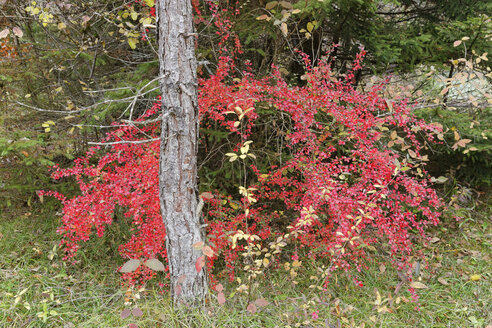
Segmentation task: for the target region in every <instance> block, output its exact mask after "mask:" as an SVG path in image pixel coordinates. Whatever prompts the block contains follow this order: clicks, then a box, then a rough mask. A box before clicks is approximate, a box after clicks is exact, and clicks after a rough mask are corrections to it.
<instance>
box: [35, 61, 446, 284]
mask: <svg viewBox="0 0 492 328" xmlns="http://www.w3.org/2000/svg"><path fill="white" fill-rule="evenodd" d="M363 56H364V51H361V53H360V55H359V56H358V58H357V60H356V61H355V63H354V65H353V70H352V71H351V72H349V73H347V74H346V75H345V77H343V78H336V77H334V75H333V74H332V73H331V71H330V68H329V65H327V64H326V63H321V64H320V66H318V67H310V63H309V60H308V59H307V58H304V60H305V63H306V66H307V74H306V76H305V77H306V80H307V83H306V85H305V86H290V85H288V84H287V83H286V82H285V81H284V80H283V78H282V77H281V74H280V73H279V72H278V71H276V72H275V73H274V74H273V75H272V76H271V77H269V78H264V79H256V78H255V77H254V76H252V75H251V74H248V73H245V74H244V76H243V77H242V78H237V77H235V76H232V67H231V65H230V64H229V63H230V60H229V58H227V57H223V58H222V59H221V62H220V66H219V68H218V70H217V72H216V74H215V75H213V76H211V77H210V78H207V79H202V80H200V92H199V105H200V119H201V125H202V126H203V127H206V128H214V129H216V130H217V131H222V132H227V133H228V138H227V140H230V141H233V143H231V142H230V141H229V142H228V141H227V140H226V141H224V145H223V147H219V148H220V149H222V153H221V154H222V155H221V157H223V158H225V159H226V161H225V163H224V165H235V167H234V168H235V169H234V172H235V174H237V179H236V180H237V181H242V182H241V183H239V184H238V185H237V192H234V193H228V194H226V193H225V192H224V190H220V188H219V186H217V189H215V190H202V191H206V192H207V193H206V197H205V195H204V197H203V198H204V200H205V203H206V204H205V206H204V212H203V214H204V216H205V220H206V222H207V224H208V226H207V232H208V241H207V244H208V245H209V246H210V247H211V249H212V250H213V254H212V253H210V252H209V254H207V255H208V256H209V257H208V261H207V266H208V269H209V270H210V272H211V273H212V279H218V278H220V277H222V276H223V275H224V274H227V275H228V276H229V278H231V279H233V278H234V277H235V276H236V274H237V272H238V271H243V270H246V271H248V272H249V273H250V277H251V276H252V277H253V278H254V276H255V275H256V274H257V273H259V272H263V271H262V270H264V269H265V268H267V267H268V268H276V267H278V266H279V265H280V264H282V263H283V262H284V261H286V260H287V261H291V260H292V261H294V262H293V263H295V264H296V265H298V263H299V261H301V260H302V259H303V258H304V257H307V258H309V259H311V260H317V261H319V262H320V263H326V268H327V272H326V274H325V277H326V281H327V282H328V281H329V276H330V274H331V273H332V272H333V271H335V270H343V271H347V272H349V273H350V274H351V275H352V277H353V278H354V281H355V282H356V283H357V284H361V282H360V281H359V280H358V277H357V272H358V271H360V270H363V269H364V259H365V258H366V257H367V250H368V249H374V247H379V245H382V244H384V245H389V249H390V252H391V257H392V259H393V262H394V265H395V266H397V267H398V269H399V270H406V269H408V268H409V267H410V263H409V260H410V258H411V257H415V256H418V255H419V254H418V253H416V250H415V242H425V228H426V227H427V226H429V225H437V224H438V222H439V216H440V211H439V208H440V206H441V202H440V200H439V198H438V197H437V195H436V192H435V191H434V190H433V189H432V188H431V185H430V180H429V176H428V175H427V174H426V171H425V169H424V164H425V161H426V155H424V154H423V151H424V149H425V147H424V144H425V143H427V142H433V139H434V137H433V136H434V134H435V133H439V132H441V128H440V126H438V125H436V126H435V125H432V124H426V123H425V122H424V121H422V120H417V119H416V118H414V117H413V115H412V110H411V106H408V104H407V103H406V101H405V100H398V101H397V100H388V99H383V98H381V97H380V96H379V94H380V93H381V90H382V89H383V88H384V85H377V86H374V87H373V89H372V90H371V91H370V92H367V93H363V92H361V91H358V90H356V89H355V88H354V87H353V85H352V81H353V79H354V72H356V71H357V70H359V69H360V68H361V60H362V58H363ZM233 77H234V78H233ZM266 109H268V110H266ZM159 110H160V103H159V102H156V103H155V104H154V106H153V107H152V108H150V109H149V110H148V111H147V112H146V113H145V114H144V115H143V117H141V118H140V119H141V120H145V119H148V118H151V117H155V116H156V115H158V114H159ZM261 113H264V114H261ZM278 117H282V118H283V119H284V120H285V122H288V125H285V126H288V129H285V128H283V126H282V125H280V124H278V122H277V124H274V123H273V121H274V119H275V118H278ZM269 120H270V122H271V124H272V129H275V130H276V133H274V134H272V135H273V136H274V137H272V138H275V139H271V140H269V141H268V142H263V141H261V140H259V139H255V135H254V131H255V127H256V124H257V123H258V122H265V121H267V122H268V121H269ZM159 130H160V126H159V124H158V123H153V124H150V125H146V126H143V127H142V126H138V128H137V127H135V126H125V127H118V128H115V130H114V131H112V132H111V133H109V134H108V135H107V137H106V139H105V141H106V142H120V141H128V142H129V143H116V144H112V145H111V146H109V147H108V148H106V149H104V152H102V151H103V149H101V148H100V147H94V148H92V149H91V150H90V151H89V152H88V153H87V155H86V156H85V157H83V158H79V159H77V160H76V161H75V162H74V166H73V167H71V168H68V169H62V168H59V167H56V166H55V168H54V172H53V178H55V179H61V178H64V177H68V176H72V177H75V180H76V182H77V183H78V185H79V187H80V191H81V193H80V195H79V196H76V197H74V198H71V199H68V198H65V196H63V195H61V194H59V193H56V192H41V194H45V195H46V194H48V195H52V196H55V197H57V198H58V199H59V200H61V201H62V204H63V218H62V225H61V226H60V228H59V229H58V232H59V233H60V234H61V235H62V241H61V244H62V246H64V249H65V250H66V257H65V258H66V259H69V260H70V259H72V258H74V256H76V253H77V250H78V249H79V248H80V244H81V242H82V241H87V240H89V239H90V237H91V236H93V235H96V236H99V237H100V236H102V235H103V234H104V232H105V229H106V227H107V226H108V225H110V224H114V222H113V214H114V211H115V208H122V209H124V213H125V214H124V216H125V217H126V218H127V220H130V221H131V222H132V224H133V228H132V237H131V239H130V240H128V241H127V242H126V243H125V244H123V245H121V246H120V247H119V251H120V253H121V256H122V257H124V258H126V259H130V258H134V259H146V258H153V257H157V258H162V259H163V262H165V259H166V250H165V243H164V239H165V227H164V226H163V223H162V220H161V217H160V211H159V200H158V175H157V174H158V157H159V142H158V141H154V142H140V143H132V142H135V141H143V140H145V139H147V138H149V137H156V136H159ZM422 140H423V141H424V142H422ZM257 144H258V145H260V144H261V145H262V146H261V148H255V146H256V145H257ZM278 144H281V145H283V146H282V148H281V151H280V153H279V152H278V147H277V146H275V147H274V146H273V145H278ZM224 149H225V150H224ZM101 152H102V156H100V157H98V158H97V160H96V159H93V157H94V156H95V155H96V153H97V154H99V153H101ZM227 159H228V161H227ZM93 162H94V163H93ZM413 235H416V236H417V237H418V238H413V237H412V236H413ZM254 247H256V248H255V250H253V248H254ZM264 249H270V251H265V250H264ZM241 255H246V256H241ZM245 264H247V266H246V267H245V266H244V265H245ZM215 268H220V270H214V269H215ZM219 272H220V273H219ZM153 276H155V273H154V272H153V271H151V270H150V269H149V268H147V267H145V266H143V265H142V266H140V267H139V269H138V270H136V271H135V272H132V273H126V274H125V275H124V277H125V278H127V279H128V280H129V281H130V282H132V283H139V284H141V283H145V282H146V281H148V280H149V279H151V278H152V277H153Z"/></svg>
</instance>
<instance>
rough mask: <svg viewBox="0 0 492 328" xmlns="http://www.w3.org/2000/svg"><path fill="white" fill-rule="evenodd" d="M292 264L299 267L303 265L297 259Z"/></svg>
mask: <svg viewBox="0 0 492 328" xmlns="http://www.w3.org/2000/svg"><path fill="white" fill-rule="evenodd" d="M292 266H293V267H294V268H298V267H300V266H301V262H299V261H298V260H295V261H294V262H292Z"/></svg>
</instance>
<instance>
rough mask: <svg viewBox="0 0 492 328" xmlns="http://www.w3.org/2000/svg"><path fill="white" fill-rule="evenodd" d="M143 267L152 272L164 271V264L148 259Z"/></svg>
mask: <svg viewBox="0 0 492 328" xmlns="http://www.w3.org/2000/svg"><path fill="white" fill-rule="evenodd" d="M144 265H145V266H146V267H148V268H150V269H152V270H154V271H164V270H165V269H166V268H165V267H164V264H162V262H161V261H159V260H158V259H148V260H147V261H145V263H144Z"/></svg>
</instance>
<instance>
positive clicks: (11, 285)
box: [0, 201, 492, 328]
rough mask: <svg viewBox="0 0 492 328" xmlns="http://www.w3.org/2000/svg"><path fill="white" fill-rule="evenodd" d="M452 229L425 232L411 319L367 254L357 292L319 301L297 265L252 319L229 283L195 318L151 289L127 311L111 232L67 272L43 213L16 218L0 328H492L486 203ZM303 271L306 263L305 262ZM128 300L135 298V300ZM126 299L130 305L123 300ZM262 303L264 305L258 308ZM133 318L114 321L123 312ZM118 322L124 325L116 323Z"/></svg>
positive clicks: (4, 243)
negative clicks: (221, 296) (425, 261)
mask: <svg viewBox="0 0 492 328" xmlns="http://www.w3.org/2000/svg"><path fill="white" fill-rule="evenodd" d="M478 208H479V209H478V210H474V211H470V212H469V213H468V215H467V217H466V218H464V219H463V220H461V221H459V222H454V221H453V220H451V219H447V220H446V221H445V222H443V224H442V225H441V226H439V227H437V228H435V229H434V230H433V231H431V235H432V240H431V242H430V243H429V244H428V245H427V246H422V250H423V251H424V253H425V254H426V256H427V258H428V265H427V266H425V265H422V267H421V269H420V270H417V271H419V274H418V276H416V277H415V281H418V282H419V283H420V284H417V286H419V287H420V288H419V289H418V290H417V292H418V296H419V301H418V302H419V309H416V303H415V302H413V301H412V297H411V295H410V293H409V292H408V290H407V289H408V284H407V283H405V282H402V281H401V280H400V278H399V275H398V274H397V272H396V271H395V270H394V269H393V268H392V267H391V265H389V264H386V265H385V264H384V263H385V260H386V258H385V255H384V254H377V253H378V252H376V253H373V254H372V255H373V258H372V261H371V262H370V263H369V269H368V270H366V271H365V272H363V273H361V274H359V275H358V277H359V279H360V280H361V281H362V282H363V283H364V286H363V287H356V286H355V284H354V283H353V281H352V280H351V279H350V278H348V277H347V276H346V275H345V274H338V275H335V276H334V277H333V278H332V279H331V282H330V285H329V286H328V289H327V290H326V291H319V290H318V289H317V288H310V286H311V287H314V286H313V285H312V284H313V282H312V281H313V280H316V279H317V275H318V274H317V267H319V266H320V264H319V263H316V262H313V263H304V264H303V266H302V267H301V268H300V270H299V275H298V276H297V277H296V281H297V282H298V284H297V285H293V282H292V279H291V277H290V276H289V274H288V272H286V271H285V270H283V269H282V268H281V269H280V270H279V271H277V272H275V273H269V276H268V279H265V278H263V279H258V285H257V286H256V287H255V288H254V289H253V290H252V300H256V299H262V300H266V301H267V302H268V305H265V304H261V305H262V306H261V307H260V306H258V307H257V309H256V311H255V312H254V313H251V312H253V311H251V310H252V309H251V308H249V311H248V309H247V305H248V302H249V301H248V298H247V297H246V296H240V295H238V293H236V292H235V290H236V288H237V287H238V284H237V283H227V282H222V283H223V285H224V288H225V290H224V291H225V295H226V302H225V304H223V305H219V304H218V303H217V298H216V295H217V292H215V291H211V297H210V299H211V300H210V301H208V302H207V303H206V304H205V305H204V308H203V309H202V310H186V311H184V310H175V309H174V308H173V306H172V305H171V303H170V302H169V297H168V295H167V294H166V293H160V292H159V291H160V288H158V287H157V284H153V285H149V286H147V288H146V290H143V291H140V292H139V293H138V294H139V295H138V296H139V299H135V303H133V305H131V306H125V304H124V303H125V297H126V296H125V292H126V288H124V287H122V285H121V280H120V274H118V273H117V272H116V270H115V268H116V267H117V266H118V265H121V264H122V263H123V259H122V258H120V257H119V256H118V253H117V246H115V245H118V239H119V238H120V237H119V233H120V232H119V231H118V230H117V227H115V228H111V230H112V231H110V233H108V234H107V235H106V236H105V237H104V238H101V239H95V240H91V242H90V243H88V244H87V245H86V246H84V248H83V250H82V251H81V252H80V254H79V255H78V258H77V260H78V262H77V263H76V264H74V265H69V264H66V263H65V262H63V261H62V256H63V254H62V252H61V251H60V250H58V247H57V245H58V241H59V236H58V235H57V234H56V228H57V225H58V224H59V219H60V218H59V216H56V215H54V213H53V212H49V211H45V212H42V211H39V210H38V211H34V210H33V211H32V212H31V211H30V210H25V211H19V213H17V214H16V215H12V213H11V214H10V215H7V214H5V215H2V216H3V217H1V218H0V255H1V257H0V327H64V328H68V327H132V326H131V325H130V326H129V324H136V325H137V326H133V327H149V328H154V327H248V328H249V327H331V328H333V327H336V328H338V327H398V328H402V327H453V328H455V327H467V328H468V327H477V328H478V327H492V326H491V325H492V293H491V291H492V283H491V280H492V266H491V256H492V253H491V249H492V231H491V227H492V223H491V221H492V202H490V201H488V202H487V203H482V204H481V205H480V206H479V207H478ZM304 262H306V261H304ZM135 293H137V292H136V291H134V292H133V294H132V295H133V296H136V295H135ZM127 296H128V295H127ZM263 303H266V302H263ZM136 307H137V308H138V309H141V310H142V313H139V312H140V311H138V310H137V311H134V313H133V314H132V313H126V314H129V316H128V317H126V318H122V315H121V314H122V311H123V310H124V309H125V308H130V309H131V308H136ZM123 316H124V315H123Z"/></svg>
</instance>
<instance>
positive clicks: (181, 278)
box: [177, 274, 186, 284]
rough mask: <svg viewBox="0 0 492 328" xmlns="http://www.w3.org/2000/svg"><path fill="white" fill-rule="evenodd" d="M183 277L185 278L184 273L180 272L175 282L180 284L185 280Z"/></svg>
mask: <svg viewBox="0 0 492 328" xmlns="http://www.w3.org/2000/svg"><path fill="white" fill-rule="evenodd" d="M185 279H186V275H185V274H182V275H181V276H179V278H178V281H177V283H178V284H182V283H183V282H184V281H185Z"/></svg>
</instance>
